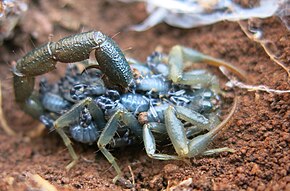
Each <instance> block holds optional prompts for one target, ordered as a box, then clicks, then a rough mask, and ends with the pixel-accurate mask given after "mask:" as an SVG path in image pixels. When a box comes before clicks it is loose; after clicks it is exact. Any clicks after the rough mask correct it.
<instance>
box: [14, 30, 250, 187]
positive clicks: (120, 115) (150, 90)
mask: <svg viewBox="0 0 290 191" xmlns="http://www.w3.org/2000/svg"><path fill="white" fill-rule="evenodd" d="M92 51H95V57H96V60H97V65H98V66H97V68H98V69H99V73H101V75H100V76H102V75H103V74H104V75H105V76H107V77H108V79H109V80H110V82H111V83H112V84H115V85H116V86H119V87H121V88H122V89H123V90H122V93H121V94H122V95H118V93H116V90H114V89H108V88H107V87H106V86H105V85H104V83H103V82H102V80H101V77H95V78H92V79H91V80H89V82H86V83H80V81H78V80H79V78H76V82H77V83H76V84H74V80H73V78H74V77H73V76H69V75H67V76H66V77H67V78H69V77H70V78H72V80H71V82H69V81H70V80H68V79H66V80H63V81H62V83H66V84H70V83H71V84H70V85H72V88H71V89H70V92H69V94H67V91H65V90H64V89H65V88H67V87H66V85H60V86H59V89H58V90H54V91H55V92H54V91H53V88H51V87H50V88H49V87H48V88H47V89H45V88H44V89H43V88H42V92H40V93H37V92H36V91H34V81H35V77H36V76H38V75H42V74H45V73H47V72H49V71H52V70H54V69H55V68H56V64H57V62H62V63H72V62H80V61H84V60H87V59H89V55H90V53H91V52H92ZM148 59H149V60H148V63H149V64H148V66H144V65H142V64H140V63H139V62H138V61H136V60H134V59H129V58H128V59H126V58H125V56H124V54H123V53H122V51H121V50H120V48H119V47H118V45H117V44H116V43H115V42H114V41H113V40H112V39H111V38H110V37H108V36H106V35H104V34H103V33H101V32H100V31H90V32H84V33H80V34H76V35H72V36H68V37H65V38H63V39H60V40H59V41H57V42H48V43H47V44H44V45H43V46H41V47H38V48H36V49H34V50H32V51H31V52H29V53H28V54H26V55H25V56H24V57H23V58H21V59H19V60H18V61H17V62H16V65H15V66H14V68H13V78H14V93H15V99H16V102H17V103H18V104H19V105H20V107H21V108H22V109H23V110H24V111H25V112H27V113H28V114H30V115H31V116H33V117H34V118H36V119H39V120H40V121H42V122H43V123H44V124H46V125H47V126H49V127H51V128H53V129H55V130H56V131H57V133H58V134H59V135H60V136H61V138H62V139H63V142H64V144H65V145H66V147H67V148H68V150H69V153H70V155H71V157H72V159H73V160H72V161H71V162H70V163H69V164H68V165H67V166H66V169H70V168H71V167H73V166H74V165H75V164H76V162H77V160H78V156H77V154H76V153H75V151H74V149H73V147H72V145H71V140H70V138H69V136H68V135H67V132H70V136H71V137H72V138H73V139H74V140H76V141H80V142H84V143H92V142H97V145H98V148H99V149H100V151H101V152H102V153H103V155H104V156H105V157H106V158H107V160H108V161H109V162H110V163H111V164H112V165H113V167H114V169H115V170H116V172H117V176H116V177H115V178H114V179H113V181H114V182H116V181H117V180H118V179H119V178H120V177H121V174H122V173H121V170H120V168H119V166H118V164H117V163H116V161H115V159H114V157H113V155H112V154H111V153H110V152H109V151H108V150H107V148H106V147H107V145H109V144H111V143H112V140H114V143H115V146H116V145H117V146H118V145H119V146H121V145H126V144H127V145H128V144H131V143H132V142H135V140H139V141H142V140H143V142H144V145H145V149H146V152H147V154H148V156H149V157H152V158H155V159H160V160H171V159H173V160H181V159H184V158H190V157H194V156H197V155H203V154H212V153H217V152H222V151H230V152H231V151H232V149H229V148H227V147H225V148H220V149H212V150H206V149H207V147H208V145H209V143H211V142H212V141H213V139H214V138H215V137H216V135H217V134H218V133H219V132H221V131H222V130H223V129H224V128H225V126H226V123H227V122H228V121H229V119H230V118H231V116H232V115H233V113H234V111H235V109H236V105H237V101H236V99H235V101H234V105H233V107H232V110H231V112H230V114H229V115H228V117H227V118H226V119H225V120H224V121H223V122H222V123H219V120H218V117H216V114H217V113H216V112H213V113H210V112H208V113H207V112H204V113H205V115H203V114H202V113H200V112H198V111H195V110H194V109H192V107H193V106H192V105H191V104H189V103H193V102H194V99H193V97H194V96H192V92H194V91H195V90H193V88H192V87H193V86H195V85H197V84H199V85H201V87H202V88H203V87H204V86H209V84H210V83H211V82H212V81H214V84H218V83H217V81H216V79H214V80H213V76H212V75H210V74H208V73H198V72H197V73H194V72H193V73H192V72H184V71H183V70H184V67H185V66H184V63H185V62H186V61H190V62H205V63H208V64H210V65H213V66H223V67H226V68H227V69H229V70H230V71H232V72H233V73H235V74H237V75H238V76H240V77H242V78H245V74H244V72H243V71H241V70H239V69H237V68H236V67H234V66H232V65H230V64H228V63H226V62H224V61H222V60H219V59H215V58H212V57H210V56H207V55H204V54H202V53H200V52H198V51H195V50H193V49H190V48H186V47H182V46H179V45H177V46H174V47H173V48H172V49H171V51H170V53H169V55H168V56H166V57H164V58H160V57H158V54H157V56H156V54H155V55H154V54H153V56H151V57H149V58H148ZM128 62H129V63H130V64H129V63H128ZM164 63H166V64H164ZM140 67H141V68H142V67H143V69H140ZM138 68H139V69H138ZM136 73H138V74H136ZM154 73H155V74H154ZM80 75H81V74H80ZM160 79H161V81H160ZM151 82H153V83H151ZM45 84H47V83H46V82H44V81H42V85H43V86H44V87H45V86H46V85H45ZM93 84H94V85H93ZM95 84H98V86H95ZM165 84H166V86H165ZM116 86H115V87H116ZM216 86H218V85H216ZM88 87H90V88H88ZM96 87H100V88H99V89H100V90H101V93H99V95H97V94H96V93H95V94H93V93H91V92H96V91H97V90H96V89H98V88H96ZM88 89H89V90H90V91H87V90H88ZM99 89H98V90H99ZM213 89H214V91H219V87H215V88H213ZM62 91H64V92H66V93H63V92H62ZM128 91H129V92H128ZM88 92H90V93H88ZM114 92H115V93H114ZM124 92H125V93H124ZM130 92H131V93H130ZM199 95H202V97H205V96H206V94H199ZM138 96H139V97H138ZM144 97H145V98H146V99H145V101H143V100H142V98H144ZM209 97H210V96H209ZM128 99H130V100H131V102H130V101H129V102H128ZM134 100H142V108H141V107H139V106H138V104H135V105H134V104H133V103H141V102H140V101H136V102H134ZM208 100H210V99H208ZM205 101H206V100H205ZM208 102H209V101H207V102H206V103H208ZM147 103H148V105H146V104H147ZM132 104H133V105H132ZM161 105H163V106H164V107H162V108H163V109H161V110H158V109H157V108H158V107H159V106H161ZM143 106H144V107H143ZM201 106H202V107H208V108H209V109H208V110H211V106H208V105H206V104H205V102H203V103H202V104H201ZM134 108H135V109H134ZM144 108H145V109H144ZM150 112H151V114H150V115H152V116H153V118H154V119H156V118H157V119H158V120H153V118H152V117H151V118H152V120H151V121H150V120H149V121H148V115H149V113H150ZM48 113H49V115H48ZM51 114H52V115H51ZM147 114H148V115H147ZM137 115H138V117H136V116H137ZM206 115H208V116H207V117H206ZM51 116H53V117H51ZM145 116H146V117H145ZM158 116H159V117H158ZM145 118H146V119H145ZM181 120H182V121H181ZM120 124H122V125H120ZM185 124H191V126H190V127H185ZM142 126H143V127H142ZM67 128H69V129H70V130H69V131H67ZM121 131H122V132H123V137H116V136H115V134H116V132H118V133H119V132H121ZM205 131H207V132H206V133H204V132H205ZM99 132H100V133H99ZM161 134H162V135H163V137H164V135H165V139H167V137H169V139H170V141H171V143H172V144H173V147H174V149H175V151H176V153H177V155H168V154H161V153H156V143H155V141H156V140H155V137H156V138H157V141H159V139H160V140H161V139H162V140H163V138H161V137H162V136H160V135H161ZM133 140H134V141H133ZM129 142H130V143H129Z"/></svg>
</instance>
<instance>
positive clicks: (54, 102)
mask: <svg viewBox="0 0 290 191" xmlns="http://www.w3.org/2000/svg"><path fill="white" fill-rule="evenodd" d="M41 103H42V105H43V107H44V109H46V110H49V111H52V112H56V113H61V112H62V111H64V110H67V109H69V107H70V106H71V103H70V102H68V101H66V100H65V99H63V98H62V97H61V96H60V95H57V94H54V93H51V92H47V93H45V94H44V95H43V96H42V98H41Z"/></svg>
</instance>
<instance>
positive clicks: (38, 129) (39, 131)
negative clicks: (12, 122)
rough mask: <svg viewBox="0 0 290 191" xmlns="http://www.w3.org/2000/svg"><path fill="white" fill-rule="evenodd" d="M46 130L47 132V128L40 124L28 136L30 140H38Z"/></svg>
mask: <svg viewBox="0 0 290 191" xmlns="http://www.w3.org/2000/svg"><path fill="white" fill-rule="evenodd" d="M44 130H45V126H44V125H43V124H42V123H40V124H39V125H37V127H36V128H35V129H32V130H31V131H29V132H28V133H27V135H28V137H30V138H37V137H40V136H41V135H42V133H43V131H44Z"/></svg>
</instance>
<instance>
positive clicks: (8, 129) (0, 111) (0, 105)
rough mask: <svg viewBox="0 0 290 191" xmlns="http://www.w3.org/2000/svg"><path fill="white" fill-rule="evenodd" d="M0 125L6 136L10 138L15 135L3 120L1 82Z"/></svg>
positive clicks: (0, 89) (0, 87)
mask: <svg viewBox="0 0 290 191" xmlns="http://www.w3.org/2000/svg"><path fill="white" fill-rule="evenodd" d="M0 123H1V126H2V128H3V130H4V131H5V132H6V133H7V134H8V135H10V136H14V135H16V133H15V132H14V131H13V130H12V129H11V128H10V127H9V125H8V123H7V121H6V119H5V116H4V113H3V110H2V85H1V81H0Z"/></svg>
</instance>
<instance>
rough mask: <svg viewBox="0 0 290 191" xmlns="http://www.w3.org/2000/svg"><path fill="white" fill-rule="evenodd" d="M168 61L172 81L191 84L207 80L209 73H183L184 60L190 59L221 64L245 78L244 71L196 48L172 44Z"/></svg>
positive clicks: (217, 65)
mask: <svg viewBox="0 0 290 191" xmlns="http://www.w3.org/2000/svg"><path fill="white" fill-rule="evenodd" d="M168 59H169V60H168V63H169V70H170V72H169V77H170V78H171V80H172V81H173V82H174V83H184V84H188V85H191V83H196V81H200V82H204V83H205V82H208V81H207V80H209V79H210V78H211V76H210V75H208V76H207V75H203V76H201V75H190V74H188V75H187V74H183V68H184V61H191V62H204V63H207V64H209V65H212V66H216V67H219V66H223V67H225V68H227V69H229V70H230V71H231V72H233V73H235V74H236V75H238V76H239V77H240V78H242V79H246V74H245V73H244V71H242V70H240V69H238V68H236V67H235V66H233V65H231V64H229V63H227V62H225V61H222V60H219V59H216V58H213V57H211V56H208V55H205V54H202V53H200V52H198V51H196V50H193V49H191V48H186V47H182V46H179V45H177V46H174V47H173V48H172V49H171V51H170V53H169V58H168Z"/></svg>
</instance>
